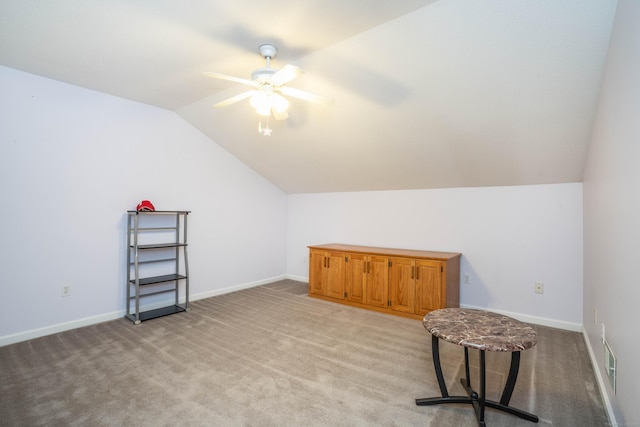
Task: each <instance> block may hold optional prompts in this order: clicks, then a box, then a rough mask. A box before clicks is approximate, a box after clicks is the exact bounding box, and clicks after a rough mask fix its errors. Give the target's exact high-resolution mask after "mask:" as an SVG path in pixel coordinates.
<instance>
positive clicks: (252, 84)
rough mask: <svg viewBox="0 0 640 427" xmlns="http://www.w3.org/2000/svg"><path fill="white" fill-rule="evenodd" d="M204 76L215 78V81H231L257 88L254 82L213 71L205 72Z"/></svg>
mask: <svg viewBox="0 0 640 427" xmlns="http://www.w3.org/2000/svg"><path fill="white" fill-rule="evenodd" d="M202 74H204V75H205V76H209V77H213V78H214V79H222V80H229V81H231V82H236V83H242V84H245V85H249V86H255V83H254V82H253V81H252V80H247V79H241V78H240V77H233V76H228V75H226V74H220V73H214V72H213V71H205V72H203V73H202Z"/></svg>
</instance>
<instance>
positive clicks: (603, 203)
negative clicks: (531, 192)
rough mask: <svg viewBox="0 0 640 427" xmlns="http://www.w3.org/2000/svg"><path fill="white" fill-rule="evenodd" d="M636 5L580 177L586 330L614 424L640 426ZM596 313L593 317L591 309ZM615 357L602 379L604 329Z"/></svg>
mask: <svg viewBox="0 0 640 427" xmlns="http://www.w3.org/2000/svg"><path fill="white" fill-rule="evenodd" d="M638 22H640V2H638V1H633V0H626V1H618V7H617V11H616V18H615V22H614V27H613V32H612V35H611V44H610V47H609V54H608V58H607V65H606V72H605V78H604V82H603V86H602V91H601V98H600V105H599V111H598V115H597V120H596V125H595V127H594V133H593V139H592V141H591V147H590V150H589V157H588V161H587V166H586V170H585V176H584V240H585V242H584V259H585V266H584V277H585V287H584V313H585V321H584V326H585V329H586V334H587V337H588V342H589V344H590V346H591V349H592V352H593V360H594V362H595V363H596V364H597V367H596V369H597V371H598V372H599V374H600V375H601V377H602V378H604V380H603V383H604V384H603V385H604V387H603V389H604V391H605V392H606V395H607V399H608V400H609V402H610V404H611V407H612V410H613V413H614V414H615V421H616V422H617V424H616V425H620V426H623V425H626V426H631V425H640V407H639V406H638V381H640V367H639V365H638V363H637V361H638V356H639V355H640V339H638V332H637V330H636V328H637V326H638V325H639V324H640V310H639V309H638V303H639V302H640V283H639V280H638V277H639V275H638V264H637V263H638V253H639V250H638V242H640V216H639V213H640V191H639V189H638V185H639V184H640V122H639V121H638V118H639V117H640V26H638ZM594 309H597V318H596V314H595V312H594ZM602 324H604V325H605V336H606V339H607V341H608V342H609V344H610V346H611V348H612V349H613V352H614V354H615V355H616V356H617V359H618V367H617V371H618V383H617V393H616V394H615V395H614V392H613V389H612V387H611V386H610V385H609V382H608V380H607V379H606V373H605V368H604V346H603V344H602V342H601V341H600V331H601V325H602Z"/></svg>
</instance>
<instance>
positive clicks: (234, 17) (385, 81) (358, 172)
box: [0, 0, 616, 193]
mask: <svg viewBox="0 0 640 427" xmlns="http://www.w3.org/2000/svg"><path fill="white" fill-rule="evenodd" d="M615 5H616V3H615V1H613V0H521V1H513V0H482V1H478V0H438V1H434V0H412V1H401V2H388V1H382V0H380V1H368V0H358V1H355V0H353V1H344V0H324V1H319V0H310V1H304V2H295V1H288V0H277V1H269V2H254V1H250V0H239V1H234V2H229V1H225V0H210V1H204V0H200V1H194V2H189V4H188V6H187V5H186V4H184V3H180V2H174V3H169V2H148V1H145V0H127V1H124V0H113V1H109V2H104V1H100V0H66V1H51V2H42V1H37V0H0V64H2V65H5V66H8V67H12V68H16V69H20V70H23V71H27V72H30V73H34V74H38V75H42V76H45V77H50V78H54V79H57V80H61V81H65V82H68V83H72V84H75V85H79V86H83V87H87V88H90V89H94V90H99V91H102V92H106V93H111V94H114V95H117V96H121V97H124V98H128V99H132V100H136V101H139V102H144V103H147V104H151V105H155V106H159V107H162V108H166V109H170V110H173V111H176V112H177V113H178V114H179V115H181V116H182V117H183V118H184V119H185V120H187V121H189V122H190V123H192V124H193V126H195V127H197V128H198V129H200V130H201V131H202V132H204V133H205V134H207V135H208V136H209V137H210V138H211V139H212V140H213V141H215V142H216V143H217V144H220V145H221V146H223V147H225V148H226V149H227V150H228V151H230V152H231V153H233V154H234V155H235V156H236V157H238V158H239V159H241V160H242V161H244V162H245V163H247V164H248V165H249V166H251V167H252V168H254V169H255V170H256V171H257V172H258V173H260V174H261V175H263V176H264V177H265V178H267V179H269V180H270V181H271V182H273V183H274V184H276V185H278V186H279V187H280V188H282V189H283V190H284V191H286V192H288V193H309V192H333V191H364V190H395V189H416V188H445V187H468V186H493V185H526V184H545V183H564V182H579V181H581V180H582V170H583V164H584V159H585V156H586V151H587V148H588V143H589V138H590V132H591V126H592V119H593V117H594V115H595V108H596V104H597V98H598V92H599V87H600V80H601V76H602V72H603V65H604V61H605V57H606V51H607V46H608V41H609V35H610V32H611V25H612V22H613V15H614V11H615ZM262 43H274V44H276V45H277V46H278V48H279V53H278V56H277V57H276V58H275V60H274V61H273V62H272V66H274V67H276V68H280V67H282V66H284V65H285V64H287V63H291V64H294V65H298V66H300V67H302V68H303V69H304V70H305V73H304V74H302V75H301V76H300V77H299V78H298V79H296V80H295V81H294V82H292V84H291V85H292V86H293V87H296V88H299V89H303V90H308V91H311V92H317V93H321V94H324V95H327V96H330V97H332V98H333V99H334V100H335V104H334V105H333V106H331V107H321V106H318V105H314V104H309V103H306V102H303V101H299V100H295V99H292V100H291V107H290V109H289V118H288V119H287V120H283V121H275V120H271V121H270V123H269V124H270V126H271V127H272V128H273V133H272V135H271V136H264V135H261V134H259V133H258V132H257V129H258V116H257V114H256V113H255V111H252V110H251V108H250V107H249V105H248V102H246V101H245V102H241V103H238V104H234V105H232V106H229V107H227V108H224V109H214V108H212V106H213V105H214V104H215V103H216V102H218V101H221V100H223V99H226V98H227V97H229V96H233V95H235V94H238V93H240V92H243V91H245V90H246V87H244V86H242V85H239V84H236V83H232V82H228V81H222V80H215V79H211V78H208V77H204V76H202V74H201V72H202V71H217V72H220V73H224V74H230V75H235V76H239V77H244V78H249V76H250V74H251V71H253V70H254V69H255V68H259V67H262V66H263V65H264V61H263V59H262V58H261V57H260V55H259V54H258V46H259V45H260V44H262ZM176 143H177V144H179V143H180V141H176Z"/></svg>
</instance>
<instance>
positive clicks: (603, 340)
mask: <svg viewBox="0 0 640 427" xmlns="http://www.w3.org/2000/svg"><path fill="white" fill-rule="evenodd" d="M600 338H601V339H602V344H604V342H605V341H606V339H605V335H604V323H603V324H602V335H601V336H600Z"/></svg>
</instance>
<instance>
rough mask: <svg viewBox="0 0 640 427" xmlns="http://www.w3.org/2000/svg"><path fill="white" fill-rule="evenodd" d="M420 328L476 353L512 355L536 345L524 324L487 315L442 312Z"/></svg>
mask: <svg viewBox="0 0 640 427" xmlns="http://www.w3.org/2000/svg"><path fill="white" fill-rule="evenodd" d="M423 325H424V327H425V329H427V331H429V333H431V334H432V335H433V336H435V337H437V338H440V339H442V340H444V341H447V342H450V343H454V344H457V345H461V346H463V347H469V348H475V349H478V350H488V351H504V352H514V351H523V350H526V349H528V348H531V347H533V346H534V345H536V340H537V335H536V331H535V330H534V329H533V328H532V327H531V326H529V325H527V324H526V323H523V322H520V321H519V320H516V319H514V318H512V317H509V316H505V315H502V314H498V313H494V312H491V311H484V310H476V309H469V308H443V309H441V310H435V311H432V312H430V313H427V314H426V315H425V316H424V319H423Z"/></svg>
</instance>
